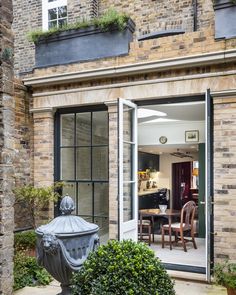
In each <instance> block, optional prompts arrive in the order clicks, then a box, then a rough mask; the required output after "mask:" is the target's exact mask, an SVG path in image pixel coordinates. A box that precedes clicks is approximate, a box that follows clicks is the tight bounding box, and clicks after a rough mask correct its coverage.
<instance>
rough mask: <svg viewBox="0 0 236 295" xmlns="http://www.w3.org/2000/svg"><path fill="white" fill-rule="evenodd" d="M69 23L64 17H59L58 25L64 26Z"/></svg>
mask: <svg viewBox="0 0 236 295" xmlns="http://www.w3.org/2000/svg"><path fill="white" fill-rule="evenodd" d="M66 24H67V19H66V18H64V19H59V20H58V27H59V28H62V27H63V26H65V25H66Z"/></svg>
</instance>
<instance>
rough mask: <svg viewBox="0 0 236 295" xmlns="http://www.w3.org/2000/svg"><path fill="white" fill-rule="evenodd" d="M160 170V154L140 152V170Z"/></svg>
mask: <svg viewBox="0 0 236 295" xmlns="http://www.w3.org/2000/svg"><path fill="white" fill-rule="evenodd" d="M147 169H150V170H151V171H152V170H153V171H159V155H155V154H150V153H145V152H138V170H139V171H146V170H147Z"/></svg>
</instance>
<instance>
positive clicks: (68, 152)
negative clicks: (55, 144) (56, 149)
mask: <svg viewBox="0 0 236 295" xmlns="http://www.w3.org/2000/svg"><path fill="white" fill-rule="evenodd" d="M74 171H75V159H74V149H73V148H61V180H73V179H75V175H74Z"/></svg>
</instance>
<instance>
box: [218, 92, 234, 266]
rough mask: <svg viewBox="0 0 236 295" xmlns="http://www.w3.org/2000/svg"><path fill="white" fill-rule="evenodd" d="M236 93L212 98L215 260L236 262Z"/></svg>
mask: <svg viewBox="0 0 236 295" xmlns="http://www.w3.org/2000/svg"><path fill="white" fill-rule="evenodd" d="M235 110H236V97H234V98H228V99H227V98H223V99H215V100H214V199H215V205H214V231H215V233H216V236H215V238H214V241H215V247H214V248H215V249H214V250H215V258H216V261H219V260H224V259H230V260H234V261H235V262H236V253H235V248H236V224H235V216H236V185H235V179H236V164H235V157H236V144H235V141H236V130H235V125H236V117H235V114H236V111H235Z"/></svg>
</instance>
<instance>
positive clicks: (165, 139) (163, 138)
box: [159, 136, 167, 144]
mask: <svg viewBox="0 0 236 295" xmlns="http://www.w3.org/2000/svg"><path fill="white" fill-rule="evenodd" d="M159 141H160V143H161V144H165V143H166V142H167V137H166V136H161V137H160V138H159Z"/></svg>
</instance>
